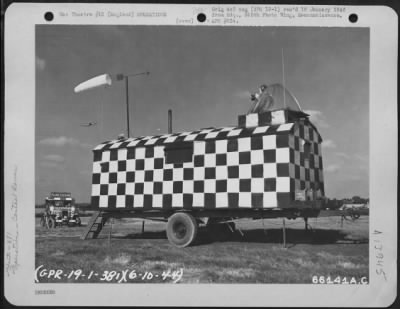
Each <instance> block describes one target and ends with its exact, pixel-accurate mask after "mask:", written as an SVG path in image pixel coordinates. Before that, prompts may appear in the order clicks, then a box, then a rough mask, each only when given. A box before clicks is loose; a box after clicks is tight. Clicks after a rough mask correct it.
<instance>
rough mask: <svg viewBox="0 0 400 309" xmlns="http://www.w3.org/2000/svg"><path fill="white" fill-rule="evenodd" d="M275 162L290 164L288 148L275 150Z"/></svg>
mask: <svg viewBox="0 0 400 309" xmlns="http://www.w3.org/2000/svg"><path fill="white" fill-rule="evenodd" d="M276 162H277V163H289V162H290V152H289V148H277V149H276Z"/></svg>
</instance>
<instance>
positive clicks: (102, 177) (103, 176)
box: [100, 173, 109, 185]
mask: <svg viewBox="0 0 400 309" xmlns="http://www.w3.org/2000/svg"><path fill="white" fill-rule="evenodd" d="M108 177H109V175H108V173H101V175H100V183H101V184H102V185H105V184H108V179H109V178H108Z"/></svg>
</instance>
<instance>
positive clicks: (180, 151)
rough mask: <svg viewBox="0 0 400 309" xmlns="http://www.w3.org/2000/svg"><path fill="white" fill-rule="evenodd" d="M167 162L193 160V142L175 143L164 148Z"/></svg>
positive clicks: (174, 162) (175, 162) (176, 162)
mask: <svg viewBox="0 0 400 309" xmlns="http://www.w3.org/2000/svg"><path fill="white" fill-rule="evenodd" d="M164 153H165V163H167V164H168V163H169V164H178V163H184V162H191V161H192V160H193V143H186V142H182V143H174V144H172V145H167V146H165V148H164Z"/></svg>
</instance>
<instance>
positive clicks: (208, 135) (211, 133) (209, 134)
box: [204, 132, 219, 139]
mask: <svg viewBox="0 0 400 309" xmlns="http://www.w3.org/2000/svg"><path fill="white" fill-rule="evenodd" d="M218 133H219V132H210V133H207V135H206V136H205V137H204V138H205V139H209V138H216V137H217V135H218Z"/></svg>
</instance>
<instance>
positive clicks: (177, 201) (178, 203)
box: [172, 193, 183, 207]
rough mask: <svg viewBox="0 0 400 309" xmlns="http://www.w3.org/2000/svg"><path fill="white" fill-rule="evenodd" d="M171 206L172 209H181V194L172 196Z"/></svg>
mask: <svg viewBox="0 0 400 309" xmlns="http://www.w3.org/2000/svg"><path fill="white" fill-rule="evenodd" d="M172 206H173V207H183V194H182V193H174V194H172Z"/></svg>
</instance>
